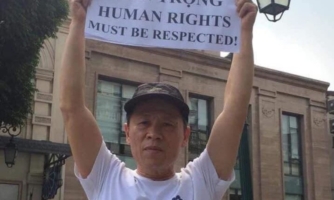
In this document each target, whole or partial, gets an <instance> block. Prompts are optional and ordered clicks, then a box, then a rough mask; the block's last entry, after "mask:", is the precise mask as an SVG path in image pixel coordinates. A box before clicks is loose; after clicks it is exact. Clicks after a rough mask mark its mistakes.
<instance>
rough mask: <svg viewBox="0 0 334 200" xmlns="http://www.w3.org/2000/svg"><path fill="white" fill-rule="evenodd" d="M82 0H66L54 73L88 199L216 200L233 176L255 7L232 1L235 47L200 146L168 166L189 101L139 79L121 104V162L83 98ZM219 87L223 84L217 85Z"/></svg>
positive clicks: (248, 83) (182, 142)
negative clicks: (190, 157) (132, 163)
mask: <svg viewBox="0 0 334 200" xmlns="http://www.w3.org/2000/svg"><path fill="white" fill-rule="evenodd" d="M89 2H90V0H74V1H71V13H72V22H71V25H70V31H69V35H68V39H67V42H66V47H65V52H64V57H63V62H62V69H61V80H60V83H61V84H60V91H61V92H60V105H61V111H62V113H63V118H64V122H65V128H66V132H67V134H68V139H69V143H70V146H71V149H72V153H73V157H74V161H75V174H76V176H77V177H78V179H79V180H80V182H81V184H82V186H83V188H84V190H85V192H86V194H87V197H88V198H89V199H90V200H107V199H114V200H117V199H122V200H123V199H126V200H131V199H137V200H139V199H140V200H195V199H196V200H209V199H212V200H220V199H221V198H222V196H223V195H224V193H225V192H226V190H227V188H228V187H229V186H230V184H231V182H232V181H233V180H234V173H233V167H234V164H235V161H236V157H237V152H238V147H239V142H240V137H241V132H242V128H243V125H244V122H245V118H246V115H247V108H248V104H249V99H250V95H251V88H252V81H253V71H254V61H253V47H252V37H253V25H254V22H255V18H256V14H257V7H256V5H255V4H253V3H252V2H251V1H250V0H237V1H236V5H237V13H238V14H239V16H240V18H241V49H240V52H239V53H237V54H235V55H234V58H233V62H232V67H231V70H230V73H229V78H228V82H227V86H226V90H225V99H224V110H223V111H222V112H221V113H220V115H219V116H218V117H217V119H216V121H215V123H214V125H213V128H212V132H211V134H210V138H209V140H208V143H207V146H206V148H205V150H204V151H203V152H202V153H201V155H200V156H199V157H198V158H196V159H195V160H194V161H193V162H190V163H188V164H187V166H186V167H185V168H184V169H182V170H181V172H179V173H176V172H175V171H174V163H175V161H176V159H177V157H178V154H179V152H180V149H181V148H182V147H184V146H186V144H187V142H188V138H189V135H190V128H189V126H188V125H187V124H188V114H189V108H188V106H187V104H186V103H185V102H184V99H183V97H182V95H181V94H180V92H179V90H178V89H177V88H175V87H173V86H170V85H167V84H163V83H147V84H143V85H141V86H139V87H138V88H137V90H136V91H135V94H134V96H133V98H132V99H131V100H129V101H128V102H127V104H126V105H125V108H124V109H125V111H126V112H127V123H126V124H125V125H124V130H125V133H126V139H127V142H128V144H129V145H130V147H131V151H132V155H133V157H134V159H135V160H136V163H137V169H136V170H130V169H128V168H126V167H125V165H124V163H122V162H121V161H120V160H119V159H118V158H117V156H116V155H114V154H112V153H111V152H110V151H109V150H108V149H107V148H106V145H105V143H104V142H103V138H102V135H101V133H100V130H99V128H98V126H97V123H96V120H95V119H94V117H93V115H92V113H91V112H90V111H89V110H88V109H87V108H86V106H85V100H84V96H85V95H84V85H85V84H84V77H85V56H84V51H85V45H84V44H85V38H84V29H85V18H86V10H87V7H88V5H89ZM222 91H223V89H222Z"/></svg>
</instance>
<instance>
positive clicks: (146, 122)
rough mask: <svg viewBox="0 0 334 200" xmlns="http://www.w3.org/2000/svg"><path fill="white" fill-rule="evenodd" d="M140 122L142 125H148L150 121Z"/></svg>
mask: <svg viewBox="0 0 334 200" xmlns="http://www.w3.org/2000/svg"><path fill="white" fill-rule="evenodd" d="M139 124H141V125H147V124H148V121H141V122H140V123H139Z"/></svg>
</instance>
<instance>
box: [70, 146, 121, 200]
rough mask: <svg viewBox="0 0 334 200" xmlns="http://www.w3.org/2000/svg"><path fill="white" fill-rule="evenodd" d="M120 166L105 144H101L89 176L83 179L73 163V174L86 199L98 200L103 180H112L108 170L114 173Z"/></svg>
mask: <svg viewBox="0 0 334 200" xmlns="http://www.w3.org/2000/svg"><path fill="white" fill-rule="evenodd" d="M120 165H121V162H120V161H119V159H117V157H116V156H115V155H114V154H112V153H111V152H110V151H109V150H108V148H107V147H106V144H105V143H104V142H102V145H101V147H100V150H99V152H98V155H97V157H96V159H95V162H94V165H93V168H92V171H91V172H90V174H89V175H88V176H87V177H86V178H83V177H82V176H81V174H80V173H79V171H78V169H77V166H76V164H75V163H74V174H75V176H76V177H77V179H78V180H79V182H80V184H81V186H82V187H83V189H84V191H85V193H86V195H87V197H88V199H90V200H93V199H94V200H95V199H98V196H99V194H100V191H101V188H103V184H104V182H105V180H106V179H107V178H112V177H110V176H111V174H112V173H111V172H110V170H111V169H113V171H116V170H117V169H115V168H117V167H120Z"/></svg>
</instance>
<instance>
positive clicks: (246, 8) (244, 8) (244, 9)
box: [238, 1, 257, 18]
mask: <svg viewBox="0 0 334 200" xmlns="http://www.w3.org/2000/svg"><path fill="white" fill-rule="evenodd" d="M238 8H239V7H238ZM249 12H257V7H256V5H254V4H253V3H252V2H249V1H246V2H243V4H241V5H240V8H239V10H238V14H239V17H240V18H243V17H245V16H246V15H247V13H249Z"/></svg>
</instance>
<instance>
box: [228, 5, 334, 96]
mask: <svg viewBox="0 0 334 200" xmlns="http://www.w3.org/2000/svg"><path fill="white" fill-rule="evenodd" d="M254 2H255V0H254ZM333 8H334V1H333V0H291V5H290V9H289V10H288V11H286V12H285V13H284V15H283V17H282V19H281V20H280V21H278V22H276V23H274V22H269V21H268V20H267V19H266V17H265V15H264V14H262V13H258V15H257V20H256V23H255V25H254V40H253V45H254V53H255V55H254V56H255V64H256V65H258V66H261V67H266V68H270V69H275V70H279V71H283V72H287V73H291V74H296V75H300V76H304V77H308V78H312V79H316V80H320V81H324V82H328V83H330V84H331V85H330V87H329V90H332V91H333V90H334V12H333ZM221 55H222V56H224V55H226V53H224V52H222V54H221Z"/></svg>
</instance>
